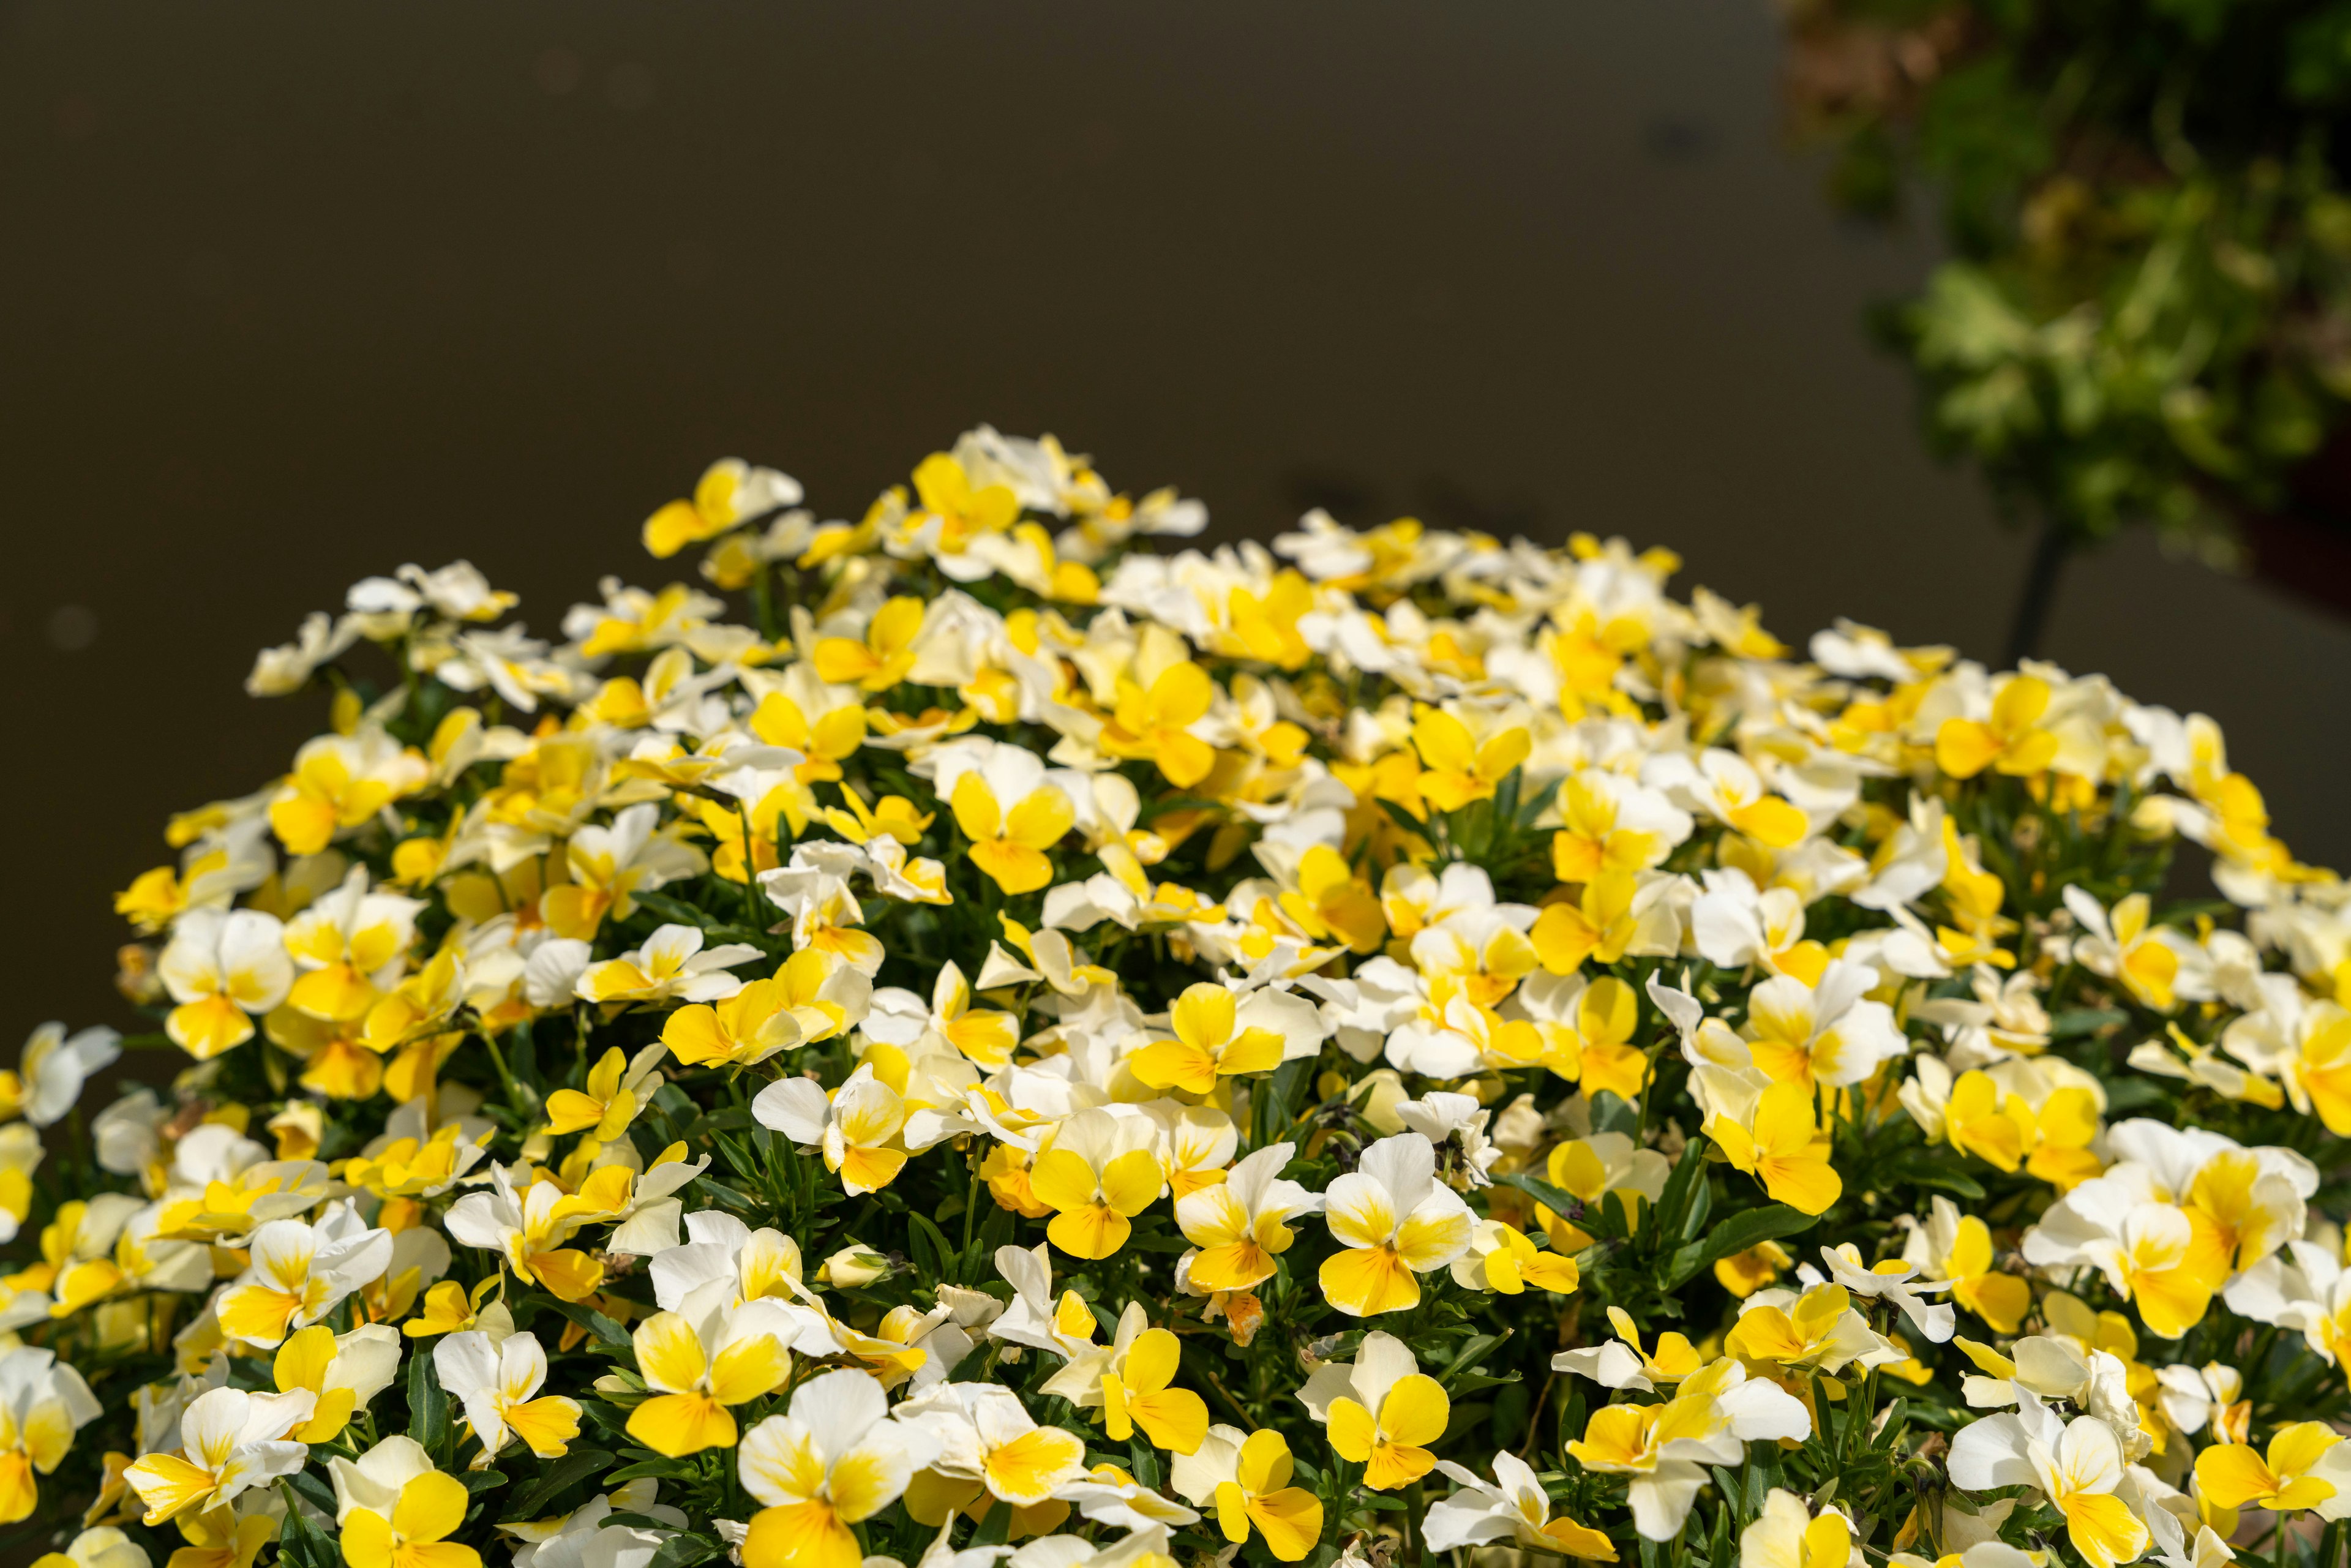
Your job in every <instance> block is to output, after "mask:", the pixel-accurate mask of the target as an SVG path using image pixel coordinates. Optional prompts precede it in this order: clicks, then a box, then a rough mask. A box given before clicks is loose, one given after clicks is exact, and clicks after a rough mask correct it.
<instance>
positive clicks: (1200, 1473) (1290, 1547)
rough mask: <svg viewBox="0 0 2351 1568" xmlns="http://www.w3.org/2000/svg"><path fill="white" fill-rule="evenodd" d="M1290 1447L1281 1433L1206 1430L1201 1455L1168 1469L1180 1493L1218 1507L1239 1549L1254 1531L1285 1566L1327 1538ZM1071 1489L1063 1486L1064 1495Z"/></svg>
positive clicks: (1221, 1524) (1220, 1524)
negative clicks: (1296, 1477)
mask: <svg viewBox="0 0 2351 1568" xmlns="http://www.w3.org/2000/svg"><path fill="white" fill-rule="evenodd" d="M1292 1465H1293V1461H1292V1460H1291V1458H1290V1444H1289V1442H1288V1441H1287V1440H1286V1439H1284V1438H1283V1437H1282V1435H1281V1434H1280V1432H1276V1431H1271V1430H1267V1431H1261V1432H1250V1433H1246V1434H1244V1433H1243V1432H1242V1431H1241V1429H1240V1428H1239V1427H1227V1426H1221V1425H1220V1426H1216V1427H1209V1428H1208V1430H1207V1436H1206V1437H1204V1438H1203V1439H1202V1440H1201V1444H1200V1447H1199V1448H1198V1450H1197V1451H1196V1452H1194V1453H1191V1454H1187V1455H1179V1456H1178V1457H1177V1458H1175V1460H1174V1461H1173V1462H1172V1463H1171V1464H1170V1466H1169V1467H1168V1470H1169V1479H1170V1482H1171V1484H1172V1485H1173V1486H1174V1487H1175V1490H1176V1491H1178V1492H1180V1493H1182V1494H1183V1495H1184V1496H1185V1497H1186V1498H1187V1499H1189V1500H1191V1501H1192V1502H1193V1503H1195V1504H1196V1505H1197V1506H1199V1507H1201V1508H1207V1509H1213V1510H1215V1511H1216V1516H1217V1528H1218V1529H1219V1530H1221V1531H1223V1532H1224V1537H1225V1539H1226V1540H1227V1541H1229V1542H1233V1543H1234V1544H1235V1545H1244V1544H1246V1543H1247V1542H1248V1541H1249V1536H1250V1534H1251V1532H1252V1531H1254V1532H1255V1533H1256V1534H1258V1535H1259V1536H1261V1537H1263V1538H1264V1541H1265V1546H1266V1550H1267V1551H1269V1552H1272V1553H1273V1555H1274V1557H1275V1559H1276V1560H1277V1561H1280V1562H1283V1563H1297V1562H1301V1561H1303V1560H1304V1559H1305V1557H1306V1556H1307V1554H1308V1553H1309V1552H1312V1551H1313V1550H1314V1547H1315V1544H1316V1542H1319V1541H1321V1540H1322V1500H1321V1499H1320V1498H1318V1497H1316V1496H1315V1495H1314V1494H1313V1493H1312V1492H1311V1491H1308V1490H1305V1489H1304V1488H1303V1487H1295V1486H1292V1485H1290V1476H1291V1475H1292V1473H1293V1469H1292ZM1069 1490H1071V1489H1068V1488H1064V1489H1063V1491H1064V1495H1067V1493H1068V1491H1069Z"/></svg>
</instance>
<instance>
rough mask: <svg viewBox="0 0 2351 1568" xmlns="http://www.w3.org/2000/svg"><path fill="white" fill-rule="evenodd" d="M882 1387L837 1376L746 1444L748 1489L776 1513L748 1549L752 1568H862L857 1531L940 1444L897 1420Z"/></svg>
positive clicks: (799, 1394)
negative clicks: (891, 1414) (859, 1525)
mask: <svg viewBox="0 0 2351 1568" xmlns="http://www.w3.org/2000/svg"><path fill="white" fill-rule="evenodd" d="M888 1415H889V1402H888V1400H887V1398H886V1396H884V1395H883V1392H882V1385H880V1384H878V1383H876V1382H874V1381H873V1379H872V1378H871V1377H868V1376H867V1375H865V1374H863V1373H862V1372H855V1371H840V1372H828V1373H825V1374H823V1375H820V1376H818V1377H814V1378H811V1379H810V1380H809V1381H808V1382H806V1383H804V1384H802V1385H800V1386H799V1388H797V1389H795V1390H793V1391H792V1402H791V1408H790V1411H789V1414H786V1415H776V1416H768V1418H767V1419H766V1420H764V1421H762V1422H760V1423H759V1424H758V1426H757V1427H752V1428H751V1430H750V1431H749V1432H748V1433H747V1434H746V1435H745V1437H744V1438H743V1446H742V1449H741V1452H740V1455H739V1458H738V1459H737V1463H738V1465H739V1467H740V1469H741V1475H742V1480H743V1490H746V1491H747V1492H749V1493H750V1494H751V1495H752V1496H753V1497H754V1498H757V1499H758V1500H759V1501H760V1502H761V1503H763V1504H765V1505H766V1506H765V1507H764V1508H762V1509H761V1510H760V1511H759V1512H758V1513H756V1514H754V1515H752V1517H751V1526H750V1533H749V1534H748V1535H747V1536H746V1537H745V1538H744V1541H743V1563H744V1568H857V1565H858V1564H859V1563H861V1562H862V1560H863V1558H864V1548H863V1547H862V1546H861V1545H860V1544H859V1543H858V1539H857V1536H856V1534H855V1532H854V1530H853V1527H854V1526H856V1525H858V1524H860V1523H862V1522H863V1521H866V1520H868V1519H871V1518H872V1516H873V1515H875V1514H877V1513H879V1512H881V1511H883V1509H885V1508H887V1507H889V1506H890V1504H891V1503H892V1502H893V1501H895V1500H897V1498H898V1496H899V1495H900V1494H901V1493H902V1492H904V1490H906V1484H907V1482H908V1481H909V1480H910V1479H912V1478H913V1476H914V1467H915V1464H916V1462H917V1460H918V1459H922V1458H929V1457H935V1454H936V1452H937V1447H938V1445H937V1444H936V1443H935V1441H926V1440H925V1434H923V1433H920V1432H919V1431H917V1430H916V1429H915V1428H914V1427H911V1426H908V1425H904V1424H901V1423H898V1422H893V1421H891V1420H889V1419H888V1418H887V1417H888Z"/></svg>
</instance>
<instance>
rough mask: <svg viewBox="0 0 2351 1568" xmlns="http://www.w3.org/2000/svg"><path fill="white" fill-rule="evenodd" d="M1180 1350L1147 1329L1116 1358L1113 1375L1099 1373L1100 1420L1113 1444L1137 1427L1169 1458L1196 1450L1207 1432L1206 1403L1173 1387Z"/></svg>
mask: <svg viewBox="0 0 2351 1568" xmlns="http://www.w3.org/2000/svg"><path fill="white" fill-rule="evenodd" d="M1182 1359H1183V1346H1182V1344H1181V1343H1179V1342H1178V1341H1177V1340H1176V1338H1175V1335H1174V1334H1172V1333H1168V1332H1167V1331H1166V1330H1165V1329H1145V1330H1144V1331H1143V1332H1142V1333H1139V1334H1137V1335H1136V1336H1135V1337H1134V1342H1133V1343H1131V1344H1129V1345H1128V1346H1127V1347H1126V1351H1125V1354H1124V1355H1123V1358H1114V1362H1113V1364H1114V1366H1115V1368H1116V1370H1106V1371H1104V1372H1103V1374H1102V1417H1103V1422H1104V1427H1105V1429H1106V1430H1107V1431H1108V1432H1109V1434H1110V1437H1111V1438H1112V1440H1113V1441H1114V1442H1120V1443H1123V1442H1125V1441H1126V1440H1127V1439H1128V1438H1129V1437H1133V1436H1134V1429H1135V1428H1136V1427H1142V1428H1143V1435H1144V1437H1148V1438H1150V1439H1151V1441H1152V1442H1153V1444H1155V1446H1157V1447H1159V1448H1165V1449H1167V1450H1168V1451H1169V1452H1170V1453H1176V1454H1189V1453H1194V1452H1196V1451H1197V1450H1198V1448H1199V1447H1200V1439H1201V1438H1202V1437H1206V1436H1207V1431H1208V1406H1207V1401H1205V1400H1203V1399H1202V1398H1201V1397H1200V1396H1198V1395H1196V1394H1195V1393H1193V1392H1192V1391H1191V1390H1190V1389H1188V1388H1171V1387H1169V1386H1168V1385H1169V1384H1171V1383H1173V1382H1174V1381H1175V1373H1176V1370H1177V1367H1178V1365H1179V1364H1180V1363H1181V1361H1182Z"/></svg>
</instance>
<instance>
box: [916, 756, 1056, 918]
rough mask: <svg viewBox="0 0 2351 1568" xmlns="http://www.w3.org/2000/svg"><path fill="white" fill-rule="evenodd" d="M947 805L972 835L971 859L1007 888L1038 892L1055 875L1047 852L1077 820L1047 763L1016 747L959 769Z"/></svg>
mask: <svg viewBox="0 0 2351 1568" xmlns="http://www.w3.org/2000/svg"><path fill="white" fill-rule="evenodd" d="M1024 759H1025V760H1024ZM1007 800H1009V801H1010V802H1011V805H1010V807H1009V808H1007V806H1006V805H1005V802H1006V801H1007ZM947 805H948V808H949V809H950V810H953V811H954V812H955V820H956V826H957V827H958V828H961V829H962V830H963V834H964V837H965V838H967V839H969V840H970V841H971V862H972V863H973V864H974V865H976V866H977V867H978V868H979V869H980V870H981V871H983V872H986V873H987V874H988V875H989V876H990V877H991V878H993V879H994V880H995V883H996V885H997V886H998V887H1000V888H1002V889H1003V890H1004V891H1005V892H1007V893H1034V892H1036V891H1037V890H1038V889H1039V888H1040V887H1043V886H1044V885H1046V884H1047V883H1050V882H1051V881H1052V880H1053V862H1052V861H1051V860H1050V859H1049V858H1047V856H1046V854H1045V852H1046V851H1047V850H1049V849H1051V848H1052V847H1053V846H1054V845H1055V844H1057V843H1059V842H1061V835H1062V834H1064V833H1066V832H1068V831H1070V829H1071V827H1072V826H1074V825H1075V823H1076V822H1077V820H1078V812H1077V808H1076V807H1075V806H1074V805H1072V804H1071V800H1070V797H1069V796H1068V795H1067V794H1066V793H1065V792H1063V790H1062V789H1061V786H1060V785H1058V784H1052V783H1048V782H1046V781H1045V779H1044V769H1043V767H1042V765H1041V764H1040V763H1038V761H1037V759H1036V758H1035V757H1034V756H1032V755H1031V754H1029V753H1028V752H1025V751H1022V750H1020V749H1019V747H999V748H998V749H997V750H996V751H995V752H993V753H992V754H990V757H989V758H988V761H987V763H986V764H984V765H982V766H981V767H978V768H971V769H970V770H968V771H967V772H964V773H962V774H960V775H958V776H957V777H956V781H955V786H954V789H952V791H951V792H950V793H949V795H948V797H947Z"/></svg>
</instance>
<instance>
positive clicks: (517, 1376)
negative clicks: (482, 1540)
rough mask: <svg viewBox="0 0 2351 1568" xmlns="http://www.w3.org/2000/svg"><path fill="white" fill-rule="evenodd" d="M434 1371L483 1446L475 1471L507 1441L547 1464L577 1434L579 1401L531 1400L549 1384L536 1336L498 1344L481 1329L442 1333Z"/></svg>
mask: <svg viewBox="0 0 2351 1568" xmlns="http://www.w3.org/2000/svg"><path fill="white" fill-rule="evenodd" d="M433 1369H434V1371H435V1372H436V1373H438V1374H439V1375H440V1377H441V1386H442V1387H444V1388H445V1389H447V1390H448V1391H449V1392H450V1393H451V1394H453V1395H455V1396H456V1397H457V1399H458V1401H459V1402H460V1403H461V1404H463V1405H464V1406H465V1419H466V1421H467V1422H468V1423H469V1424H470V1425H471V1426H472V1427H473V1428H474V1436H475V1437H478V1438H480V1439H481V1441H482V1452H481V1455H480V1457H479V1458H476V1459H475V1467H476V1468H477V1469H478V1468H481V1467H484V1466H486V1465H488V1464H489V1463H490V1462H491V1461H492V1460H493V1459H495V1458H497V1456H498V1450H499V1449H501V1448H505V1447H506V1446H507V1438H509V1437H519V1438H521V1439H522V1440H523V1442H524V1443H525V1444H526V1445H527V1446H528V1448H529V1449H530V1451H531V1452H532V1453H534V1454H536V1455H538V1457H539V1458H542V1459H551V1458H556V1457H557V1456H558V1455H559V1454H561V1453H562V1452H563V1451H564V1450H565V1449H566V1448H568V1447H569V1445H570V1442H571V1439H572V1438H574V1437H578V1436H579V1435H580V1406H579V1403H578V1401H576V1400H571V1399H566V1398H564V1397H563V1396H560V1395H552V1394H551V1395H549V1396H546V1397H544V1398H537V1397H534V1396H536V1395H537V1394H538V1390H539V1386H540V1385H542V1384H544V1383H545V1382H546V1381H547V1352H546V1351H545V1350H543V1349H541V1348H540V1347H539V1343H538V1335H536V1334H530V1333H514V1334H508V1335H507V1337H506V1339H505V1341H504V1342H503V1343H497V1344H493V1343H491V1342H490V1336H489V1335H488V1334H486V1333H483V1332H482V1331H481V1330H479V1329H467V1330H465V1332H463V1333H453V1334H445V1335H444V1336H443V1337H442V1339H441V1342H440V1343H438V1344H435V1345H434V1347H433Z"/></svg>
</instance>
